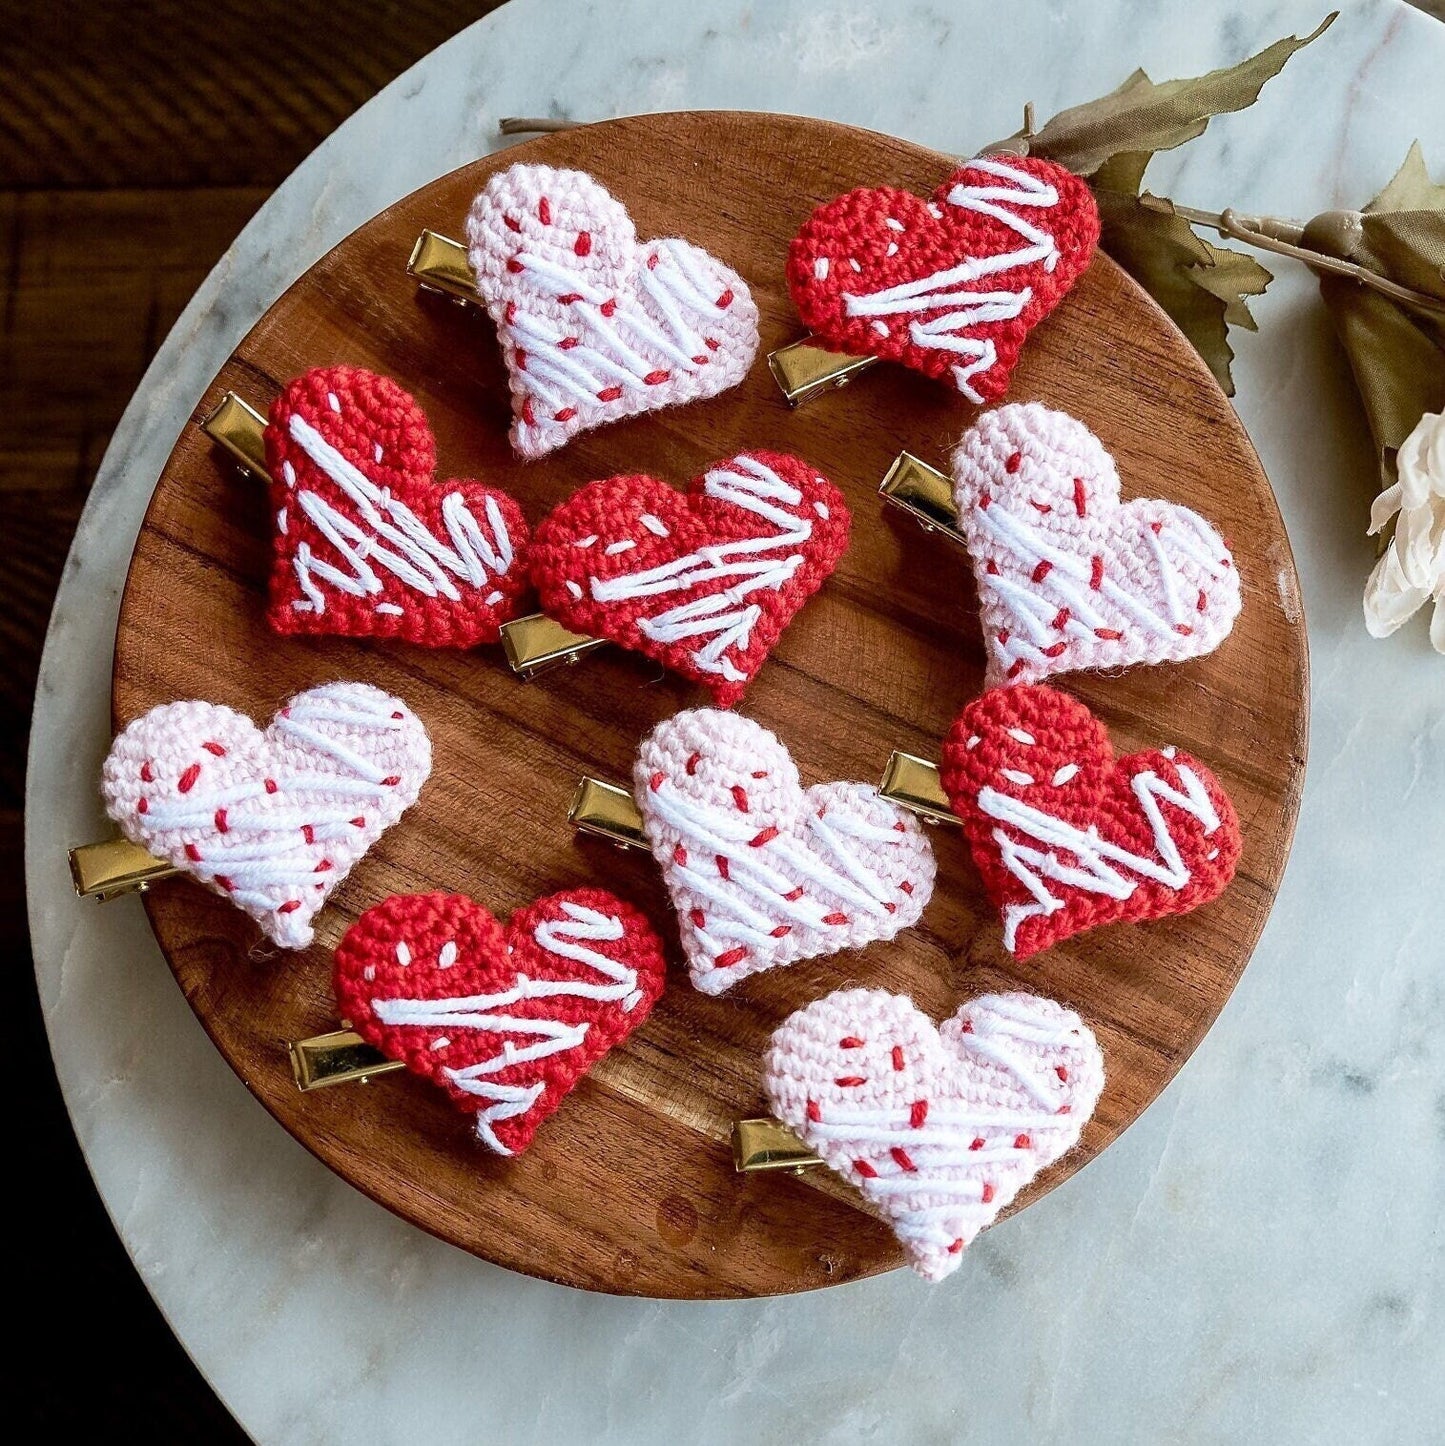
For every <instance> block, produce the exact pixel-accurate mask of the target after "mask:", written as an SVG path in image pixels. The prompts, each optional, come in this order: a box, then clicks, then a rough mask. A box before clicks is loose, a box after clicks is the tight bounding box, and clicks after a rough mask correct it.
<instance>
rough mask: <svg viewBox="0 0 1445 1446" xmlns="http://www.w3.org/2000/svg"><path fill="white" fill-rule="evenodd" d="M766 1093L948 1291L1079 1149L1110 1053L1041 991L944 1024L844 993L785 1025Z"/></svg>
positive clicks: (975, 1005) (871, 993) (881, 999)
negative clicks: (985, 1235) (976, 1251)
mask: <svg viewBox="0 0 1445 1446" xmlns="http://www.w3.org/2000/svg"><path fill="white" fill-rule="evenodd" d="M763 1087H764V1089H765V1091H766V1093H767V1097H768V1101H769V1104H770V1105H771V1107H772V1110H773V1112H774V1114H775V1115H776V1116H777V1117H778V1119H780V1120H781V1121H782V1122H783V1123H784V1124H785V1125H787V1126H788V1127H789V1128H790V1129H791V1130H792V1131H793V1132H794V1133H795V1134H796V1135H797V1136H798V1137H799V1139H801V1140H802V1141H803V1142H804V1143H805V1144H806V1145H807V1146H808V1147H809V1148H810V1149H812V1150H814V1151H816V1152H817V1154H818V1155H819V1156H820V1157H821V1158H822V1160H823V1162H824V1163H825V1164H827V1165H828V1166H830V1167H831V1168H832V1169H833V1170H835V1171H837V1173H838V1174H840V1175H841V1176H842V1177H843V1178H844V1179H845V1180H847V1181H848V1182H849V1183H850V1184H852V1185H854V1186H856V1187H857V1188H858V1190H859V1191H860V1192H861V1193H862V1195H863V1198H864V1200H865V1201H866V1202H867V1204H868V1205H869V1206H870V1207H871V1208H872V1209H873V1210H874V1211H876V1212H877V1213H878V1214H879V1215H880V1216H881V1217H882V1218H883V1219H884V1220H885V1221H887V1222H888V1224H889V1225H890V1226H891V1228H892V1229H893V1231H894V1233H895V1234H896V1235H897V1237H898V1240H899V1242H900V1244H901V1245H902V1246H903V1249H904V1251H905V1252H906V1254H907V1256H908V1260H909V1263H910V1264H911V1265H912V1267H913V1269H914V1270H915V1271H917V1272H918V1274H919V1275H921V1276H923V1278H924V1279H925V1280H931V1281H937V1280H942V1279H943V1278H944V1277H945V1276H947V1275H951V1274H952V1273H953V1272H954V1271H955V1270H957V1269H958V1267H959V1265H960V1264H961V1262H962V1259H963V1253H964V1251H965V1250H967V1248H968V1247H969V1245H971V1244H972V1243H973V1241H974V1239H975V1238H976V1237H977V1235H978V1233H979V1231H981V1230H982V1229H984V1228H985V1227H986V1226H987V1225H990V1224H991V1223H992V1222H993V1221H994V1220H995V1219H996V1218H997V1217H998V1215H999V1212H1000V1211H1002V1210H1004V1209H1006V1208H1007V1207H1008V1206H1009V1205H1010V1204H1012V1203H1013V1201H1014V1200H1015V1199H1016V1198H1017V1196H1018V1193H1019V1191H1020V1190H1022V1189H1023V1188H1024V1187H1025V1186H1026V1185H1027V1184H1028V1183H1029V1182H1030V1181H1031V1180H1032V1179H1033V1178H1034V1177H1035V1176H1036V1175H1037V1174H1038V1173H1039V1172H1040V1171H1041V1170H1043V1169H1046V1168H1047V1167H1048V1166H1049V1165H1051V1164H1053V1163H1054V1161H1056V1160H1058V1159H1059V1158H1060V1157H1061V1156H1062V1155H1064V1154H1065V1153H1066V1152H1067V1151H1068V1150H1070V1149H1072V1148H1073V1146H1074V1145H1075V1144H1076V1143H1077V1141H1078V1139H1079V1135H1080V1133H1081V1132H1082V1131H1083V1128H1084V1126H1085V1125H1086V1124H1087V1123H1088V1121H1089V1118H1090V1116H1091V1115H1092V1114H1093V1112H1094V1107H1095V1105H1096V1104H1097V1103H1098V1100H1099V1096H1100V1094H1101V1092H1102V1091H1103V1087H1104V1059H1103V1055H1102V1053H1101V1052H1100V1050H1099V1046H1098V1043H1097V1041H1096V1040H1095V1039H1094V1036H1093V1034H1092V1033H1091V1032H1090V1031H1089V1029H1088V1027H1087V1026H1086V1025H1085V1024H1084V1023H1083V1021H1082V1020H1081V1019H1080V1018H1079V1017H1078V1015H1076V1014H1074V1013H1073V1012H1072V1011H1071V1010H1068V1009H1065V1008H1063V1007H1062V1006H1060V1005H1058V1004H1055V1003H1054V1002H1053V1001H1052V1000H1049V999H1040V998H1038V997H1037V996H1035V995H1032V994H987V995H984V996H982V997H981V998H978V999H975V1000H973V1001H972V1002H970V1003H968V1004H965V1005H964V1006H963V1007H962V1008H961V1009H960V1010H959V1011H958V1013H957V1014H955V1015H954V1016H953V1017H952V1018H951V1019H947V1020H945V1021H944V1022H943V1024H941V1025H938V1026H935V1025H934V1023H933V1021H932V1020H931V1019H929V1018H928V1017H927V1016H926V1015H925V1014H923V1013H921V1012H920V1011H919V1010H918V1009H917V1008H916V1007H915V1006H914V1004H913V1002H912V1001H911V1000H909V999H907V998H905V997H903V996H901V995H897V994H888V993H885V992H884V991H882V990H878V989H844V990H840V991H838V992H837V993H834V994H830V995H828V996H827V997H826V998H824V999H819V1000H816V1001H815V1002H814V1003H812V1004H810V1005H808V1006H807V1007H806V1008H805V1009H800V1010H799V1011H798V1012H797V1013H796V1014H793V1015H791V1016H790V1017H789V1018H788V1019H787V1020H786V1021H785V1022H784V1023H783V1024H782V1026H781V1027H780V1028H779V1029H778V1031H777V1032H776V1033H775V1034H774V1035H773V1040H772V1046H771V1048H770V1049H769V1050H768V1053H767V1056H766V1058H765V1060H764V1062H763Z"/></svg>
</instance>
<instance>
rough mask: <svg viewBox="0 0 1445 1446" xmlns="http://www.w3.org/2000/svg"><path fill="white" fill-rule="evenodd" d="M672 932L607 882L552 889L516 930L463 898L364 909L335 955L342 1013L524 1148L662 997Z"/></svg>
mask: <svg viewBox="0 0 1445 1446" xmlns="http://www.w3.org/2000/svg"><path fill="white" fill-rule="evenodd" d="M665 969H666V962H665V960H664V959H663V953H662V941H661V940H660V939H659V938H658V937H657V934H656V933H655V932H654V931H653V929H652V926H651V925H650V924H649V923H648V922H647V920H646V919H645V918H644V917H643V915H642V914H640V913H639V912H638V911H637V910H636V909H634V908H633V907H632V906H631V905H630V904H627V903H624V902H623V901H622V900H621V899H618V898H615V897H614V896H613V895H611V894H609V893H606V892H605V891H604V890H602V889H570V890H567V891H566V892H564V893H560V894H550V895H548V896H547V897H546V898H544V899H539V900H538V901H537V902H536V903H535V904H529V905H528V906H527V907H526V908H525V909H520V910H518V911H517V913H515V914H513V915H512V918H511V920H510V922H509V923H508V924H507V926H506V928H503V927H502V925H501V924H500V923H498V922H497V920H496V919H495V918H494V917H493V916H492V915H491V914H490V913H489V912H488V911H487V910H486V909H484V908H482V906H481V905H480V904H474V903H473V902H472V901H471V900H470V899H468V898H466V897H464V896H463V895H460V894H406V895H397V896H395V897H393V898H390V899H387V900H386V901H385V903H382V904H378V905H377V906H376V907H375V908H374V909H368V910H367V911H366V913H364V914H363V915H362V916H361V917H360V918H359V919H358V920H357V921H356V923H355V924H353V925H352V926H351V928H350V929H349V930H348V931H347V933H346V937H345V938H344V939H342V941H341V944H340V946H339V947H338V949H337V951H336V1002H337V1006H338V1008H339V1009H340V1011H341V1015H342V1017H343V1018H344V1019H346V1020H348V1021H349V1022H350V1025H351V1027H352V1028H353V1029H354V1030H355V1031H356V1032H357V1033H358V1034H359V1035H360V1036H361V1037H362V1038H363V1039H364V1040H366V1042H367V1043H368V1044H370V1045H372V1046H373V1047H374V1048H376V1049H379V1050H380V1051H381V1052H382V1053H383V1054H384V1055H386V1057H387V1058H388V1059H396V1060H401V1061H402V1062H403V1063H404V1064H405V1065H406V1067H407V1068H408V1069H409V1070H411V1071H412V1072H413V1073H414V1074H419V1075H422V1076H423V1077H425V1078H426V1079H429V1080H432V1081H433V1082H434V1083H436V1084H439V1085H440V1086H441V1087H442V1088H443V1089H444V1090H446V1092H447V1093H448V1094H449V1095H450V1096H451V1097H452V1100H453V1101H454V1102H455V1103H456V1105H457V1106H458V1107H459V1108H460V1109H462V1110H463V1111H465V1112H466V1113H467V1114H473V1115H475V1117H476V1131H477V1138H478V1139H479V1140H481V1142H482V1143H483V1144H484V1145H486V1146H487V1147H488V1148H489V1149H492V1150H495V1151H496V1152H497V1153H498V1154H500V1155H517V1154H520V1153H521V1152H522V1151H523V1150H525V1149H526V1148H527V1146H528V1145H529V1144H530V1143H531V1141H532V1136H533V1135H534V1134H536V1132H537V1127H538V1125H540V1124H541V1123H542V1121H543V1120H545V1119H546V1118H547V1117H548V1116H549V1115H550V1114H552V1113H553V1111H555V1110H556V1109H557V1107H558V1106H559V1105H560V1104H561V1103H562V1101H563V1100H564V1099H565V1098H566V1096H567V1095H568V1094H569V1093H570V1092H571V1090H572V1089H573V1088H574V1086H575V1085H576V1084H577V1081H578V1080H580V1079H581V1078H582V1076H583V1075H584V1074H586V1073H587V1071H588V1070H589V1069H591V1067H592V1066H593V1065H594V1064H596V1062H597V1061H598V1060H599V1059H601V1058H602V1056H603V1055H604V1054H606V1053H607V1051H608V1050H609V1049H611V1048H612V1047H613V1045H615V1044H619V1043H620V1042H621V1041H622V1040H624V1039H626V1038H627V1036H628V1035H629V1034H631V1033H632V1031H633V1030H634V1029H636V1028H637V1026H638V1025H639V1024H641V1023H642V1021H643V1020H644V1019H646V1018H647V1015H648V1012H649V1011H650V1010H651V1008H652V1006H653V1004H654V1003H656V1001H657V997H658V995H660V994H661V993H662V988H663V983H664V973H665Z"/></svg>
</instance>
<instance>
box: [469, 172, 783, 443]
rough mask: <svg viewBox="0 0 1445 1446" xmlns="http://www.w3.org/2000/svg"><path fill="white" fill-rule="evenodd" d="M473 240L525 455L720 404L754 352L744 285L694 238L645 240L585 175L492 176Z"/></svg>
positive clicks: (476, 209)
mask: <svg viewBox="0 0 1445 1446" xmlns="http://www.w3.org/2000/svg"><path fill="white" fill-rule="evenodd" d="M467 240H468V243H469V245H468V251H467V255H468V257H469V258H470V261H471V265H472V270H473V272H474V273H475V275H476V279H477V291H478V292H479V293H480V294H481V297H482V299H483V300H484V301H485V302H486V304H487V310H488V311H489V312H490V313H491V317H492V320H493V321H494V322H496V324H497V339H498V341H499V342H500V343H501V346H502V355H503V357H504V358H505V359H506V364H507V372H508V375H509V376H510V378H511V387H512V410H513V412H514V414H515V418H516V420H515V421H514V422H513V424H512V434H511V435H512V445H513V447H515V448H516V450H517V451H518V452H519V453H520V454H521V455H522V456H523V457H541V456H545V455H546V454H547V453H548V452H551V451H553V450H554V449H556V448H557V447H561V446H563V445H564V444H565V443H567V442H568V441H569V440H570V439H571V438H572V437H574V436H575V435H576V434H577V433H578V432H580V431H583V430H584V429H585V428H588V427H597V426H601V425H602V424H603V423H605V422H615V421H619V420H621V419H622V418H623V417H631V416H635V415H636V414H637V413H639V412H653V411H657V410H659V409H660V408H662V407H675V406H680V405H682V404H683V403H686V402H692V401H697V400H698V399H699V398H702V397H711V396H716V395H717V394H718V393H719V392H723V391H726V390H727V389H728V388H729V387H733V386H736V385H737V384H738V383H739V382H740V381H742V379H743V377H744V376H746V375H747V371H748V368H749V367H750V366H751V365H752V363H753V358H754V357H755V356H756V355H757V350H758V309H757V307H756V306H755V305H754V303H753V299H752V296H751V295H750V294H749V292H748V288H747V286H746V285H745V283H744V282H743V279H742V277H741V276H739V275H738V274H737V272H735V271H732V270H730V269H729V268H728V267H726V266H724V265H723V264H722V262H720V261H718V260H717V259H716V258H715V257H712V256H709V255H708V253H707V252H706V251H703V250H702V249H700V248H699V247H697V246H693V245H691V244H690V243H688V242H686V241H680V240H677V239H676V238H670V239H667V240H661V241H639V240H638V239H637V232H636V230H635V229H634V227H633V224H632V219H631V217H630V216H628V214H627V211H626V209H625V208H624V207H623V205H622V204H621V202H619V201H616V200H614V199H613V197H612V196H610V195H609V194H608V193H607V192H606V191H605V190H604V189H603V188H602V187H601V186H600V185H598V183H597V182H596V181H595V180H593V179H592V177H591V176H589V175H587V174H586V172H584V171H560V170H554V169H553V168H552V167H551V166H529V165H521V164H519V165H515V166H511V167H509V168H508V169H507V170H505V171H502V172H501V173H499V174H498V175H495V176H493V177H492V178H491V180H490V181H488V182H487V185H486V188H485V189H484V190H483V191H482V193H481V194H480V195H479V196H478V197H477V198H476V200H475V201H474V202H473V203H472V209H471V214H470V215H469V216H468V218H467Z"/></svg>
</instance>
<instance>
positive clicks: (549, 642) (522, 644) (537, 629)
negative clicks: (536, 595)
mask: <svg viewBox="0 0 1445 1446" xmlns="http://www.w3.org/2000/svg"><path fill="white" fill-rule="evenodd" d="M606 646H607V639H606V638H589V637H588V636H587V634H586V633H573V632H568V630H567V629H566V628H564V627H563V626H562V624H561V623H559V622H556V621H554V620H553V619H552V618H549V617H548V616H547V615H546V613H528V614H527V616H526V617H524V618H513V619H512V620H511V622H508V623H503V624H502V649H503V651H504V652H505V653H506V655H507V662H508V664H509V665H510V667H511V669H512V671H513V672H514V673H518V674H520V675H521V676H522V677H523V678H535V677H536V676H537V675H538V673H545V672H546V671H547V670H548V669H549V668H558V667H561V666H562V665H563V664H564V663H575V662H576V661H577V660H578V659H579V658H580V657H582V656H583V654H585V653H590V652H592V651H593V650H594V649H596V648H605V647H606Z"/></svg>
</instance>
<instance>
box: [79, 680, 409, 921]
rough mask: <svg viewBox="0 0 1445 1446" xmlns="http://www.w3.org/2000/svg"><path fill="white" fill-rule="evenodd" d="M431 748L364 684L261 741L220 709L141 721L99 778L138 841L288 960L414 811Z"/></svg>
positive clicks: (189, 707) (292, 711)
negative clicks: (374, 850)
mask: <svg viewBox="0 0 1445 1446" xmlns="http://www.w3.org/2000/svg"><path fill="white" fill-rule="evenodd" d="M430 772H431V740H430V739H429V738H428V737H427V732H426V729H425V728H424V727H422V724H421V721H420V720H419V719H418V718H417V716H416V715H415V714H414V713H413V712H412V711H411V710H410V709H409V708H407V706H406V705H405V704H404V703H403V702H401V700H400V699H398V698H393V697H392V696H391V695H390V694H388V693H383V692H382V691H381V689H380V688H373V687H371V686H370V685H369V684H367V683H328V684H326V685H324V686H323V687H320V688H311V689H308V690H307V691H306V692H304V693H298V694H297V695H296V696H295V697H294V698H292V699H291V701H290V702H289V703H288V704H287V705H286V707H284V708H283V709H282V710H281V711H280V712H279V713H278V714H277V715H276V716H275V718H273V719H272V720H271V725H270V727H268V728H267V729H266V731H265V732H264V733H263V732H262V731H261V730H260V729H259V728H257V727H256V725H255V724H254V723H253V722H252V721H251V720H250V719H249V718H247V717H246V716H245V714H243V713H236V712H233V711H232V710H231V709H230V708H222V707H220V706H219V705H217V704H215V703H205V702H185V703H165V704H162V705H161V706H160V707H157V708H152V709H151V711H150V712H149V713H147V714H145V715H144V716H143V717H141V718H137V719H136V720H135V721H134V722H133V723H131V724H130V725H129V726H128V727H127V728H126V729H125V731H124V732H123V733H121V735H120V736H119V737H118V738H117V739H116V740H115V742H114V743H113V744H112V745H111V749H110V754H109V756H108V757H107V758H106V760H105V766H104V768H103V769H102V772H101V792H102V794H103V795H104V798H105V811H106V812H107V813H108V814H109V815H110V816H111V818H113V819H114V820H115V822H116V823H117V824H118V825H119V826H120V830H121V832H122V833H123V834H124V835H125V836H126V838H128V839H129V840H130V841H131V842H132V843H134V844H139V845H140V846H141V847H142V848H144V849H147V850H148V851H149V852H151V853H152V854H154V855H155V856H156V857H157V858H161V859H165V860H166V861H167V862H168V863H170V864H173V865H174V866H175V867H176V868H179V869H184V870H185V871H186V873H188V874H191V875H192V876H193V877H195V878H197V879H199V880H200V881H201V883H203V884H205V885H206V887H207V888H209V889H211V890H213V891H214V892H215V893H218V894H221V895H223V896H224V897H226V898H228V899H230V900H231V902H232V903H234V904H235V905H236V906H237V907H238V908H240V909H243V910H244V911H245V912H246V913H247V914H249V915H250V916H251V917H252V918H253V919H255V920H256V922H257V923H258V924H260V926H261V931H262V933H264V934H265V935H266V937H267V938H268V939H270V940H271V941H272V942H273V943H275V944H278V945H280V947H281V948H283V949H301V948H304V947H305V946H306V945H307V944H309V943H311V940H312V928H311V921H312V920H313V919H314V918H315V916H316V913H317V911H318V910H319V909H320V908H321V906H322V905H323V904H324V903H325V902H326V900H327V898H328V896H329V895H330V893H331V891H332V890H333V889H334V888H335V887H336V886H337V885H338V884H339V883H340V882H341V881H342V879H344V878H345V877H346V875H347V874H348V873H349V872H350V871H351V868H352V866H353V865H354V864H355V863H356V861H357V860H358V859H359V858H361V856H362V855H363V854H364V853H365V852H366V851H367V849H369V848H370V847H371V845H372V844H373V843H375V842H376V840H377V839H378V838H380V837H381V835H382V834H383V833H384V832H385V831H386V830H387V829H388V828H390V827H391V825H392V824H394V823H395V822H396V821H397V819H399V818H400V817H401V815H402V814H403V813H404V812H405V811H406V810H407V809H408V808H410V807H411V805H412V804H413V803H415V802H416V798H417V795H418V794H419V793H420V792H421V786H422V784H423V783H425V782H426V779H427V776H428V775H429V774H430Z"/></svg>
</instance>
